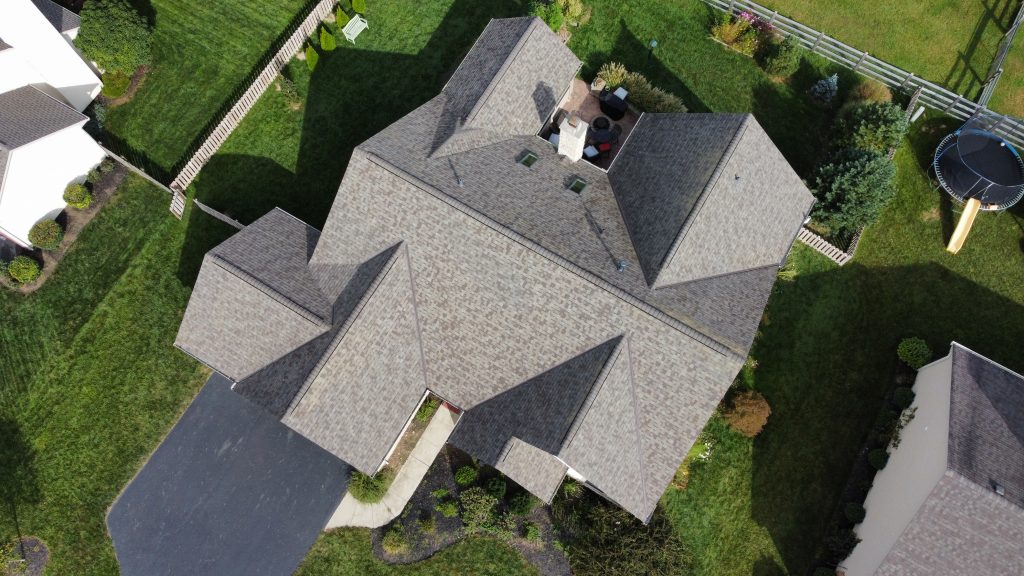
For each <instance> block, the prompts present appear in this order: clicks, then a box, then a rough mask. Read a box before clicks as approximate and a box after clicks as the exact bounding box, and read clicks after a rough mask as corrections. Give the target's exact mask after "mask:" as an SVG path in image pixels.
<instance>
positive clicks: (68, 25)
mask: <svg viewBox="0 0 1024 576" xmlns="http://www.w3.org/2000/svg"><path fill="white" fill-rule="evenodd" d="M32 3H33V4H35V5H36V8H38V9H39V11H40V12H42V13H43V16H45V17H46V19H47V20H48V21H49V22H50V24H53V27H54V28H56V29H57V31H58V32H68V31H71V30H74V29H75V28H78V27H80V26H81V25H82V19H81V18H79V17H78V14H75V13H74V12H72V11H71V10H68V9H67V8H65V7H63V6H61V5H60V4H57V3H56V2H54V1H53V0H32Z"/></svg>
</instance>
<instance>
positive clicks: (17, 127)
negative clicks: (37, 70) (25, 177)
mask: <svg viewBox="0 0 1024 576" xmlns="http://www.w3.org/2000/svg"><path fill="white" fill-rule="evenodd" d="M86 120H88V118H86V116H84V115H83V114H80V113H79V112H78V111H76V110H75V109H74V108H71V107H70V106H68V105H66V104H64V103H62V102H59V101H58V100H56V99H55V98H52V97H50V96H48V95H46V94H44V93H43V92H41V91H39V90H38V89H37V88H34V87H32V86H23V87H21V88H16V89H14V90H10V91H8V92H4V93H2V94H0V184H2V183H3V176H4V174H5V172H6V168H7V160H8V157H9V156H10V152H11V151H12V150H14V149H16V148H20V147H22V146H25V145H26V144H31V143H32V142H35V141H36V140H39V139H40V138H43V137H44V136H49V135H50V134H53V133H54V132H59V131H60V130H63V129H65V128H68V127H70V126H74V125H75V124H80V123H83V122H85V121H86Z"/></svg>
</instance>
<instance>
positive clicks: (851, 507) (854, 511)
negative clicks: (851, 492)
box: [843, 502, 866, 524]
mask: <svg viewBox="0 0 1024 576" xmlns="http://www.w3.org/2000/svg"><path fill="white" fill-rule="evenodd" d="M843 514H845V515H846V519H847V520H849V521H850V523H851V524H860V523H861V522H863V521H864V515H865V514H866V512H865V510H864V505H863V504H860V503H858V502H847V503H846V506H845V507H844V508H843Z"/></svg>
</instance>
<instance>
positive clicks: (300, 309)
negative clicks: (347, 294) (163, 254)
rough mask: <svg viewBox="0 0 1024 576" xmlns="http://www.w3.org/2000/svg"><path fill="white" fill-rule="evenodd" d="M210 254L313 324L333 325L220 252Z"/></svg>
mask: <svg viewBox="0 0 1024 576" xmlns="http://www.w3.org/2000/svg"><path fill="white" fill-rule="evenodd" d="M208 256H209V258H210V259H211V260H213V261H214V263H215V264H217V265H218V266H220V267H221V268H223V269H224V270H227V271H228V272H229V273H231V274H232V275H234V276H235V277H237V278H239V279H240V280H243V281H245V282H246V283H248V284H251V285H252V286H254V287H256V288H257V289H259V290H260V292H263V293H264V294H266V295H267V296H269V297H270V298H271V299H273V300H275V301H276V302H278V303H279V304H281V305H283V306H285V307H286V308H288V309H290V310H291V311H292V312H295V313H296V314H298V315H299V316H302V317H303V318H305V319H306V320H308V321H309V322H311V323H313V324H316V325H318V326H323V327H330V325H331V322H330V319H328V318H323V317H322V316H320V315H319V314H317V313H316V312H313V311H312V310H310V309H308V308H306V307H305V306H303V305H302V304H299V303H298V302H296V301H295V300H294V299H293V298H291V297H289V296H288V295H286V294H283V293H281V292H279V291H277V290H275V289H274V288H272V287H271V286H270V285H269V284H267V283H266V282H264V281H263V280H261V279H259V278H257V277H256V276H254V275H253V274H250V273H249V272H246V271H245V270H242V269H241V268H239V267H238V266H236V265H234V264H232V263H231V262H229V261H228V260H226V259H225V258H223V257H221V256H220V255H219V254H214V253H209V254H208Z"/></svg>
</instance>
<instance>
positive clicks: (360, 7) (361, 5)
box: [352, 0, 366, 14]
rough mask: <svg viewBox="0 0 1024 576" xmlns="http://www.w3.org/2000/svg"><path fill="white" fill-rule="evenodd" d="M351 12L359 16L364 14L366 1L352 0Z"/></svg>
mask: <svg viewBox="0 0 1024 576" xmlns="http://www.w3.org/2000/svg"><path fill="white" fill-rule="evenodd" d="M352 10H354V11H355V12H357V13H359V14H366V0H352Z"/></svg>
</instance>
